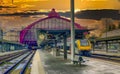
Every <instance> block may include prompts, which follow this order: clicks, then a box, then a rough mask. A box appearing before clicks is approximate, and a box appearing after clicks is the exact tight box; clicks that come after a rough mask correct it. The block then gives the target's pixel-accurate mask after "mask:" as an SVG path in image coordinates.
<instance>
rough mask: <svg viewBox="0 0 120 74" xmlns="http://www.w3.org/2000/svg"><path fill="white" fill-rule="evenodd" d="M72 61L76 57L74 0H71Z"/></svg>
mask: <svg viewBox="0 0 120 74" xmlns="http://www.w3.org/2000/svg"><path fill="white" fill-rule="evenodd" d="M70 5H71V61H72V63H73V60H74V57H75V30H74V0H71V4H70Z"/></svg>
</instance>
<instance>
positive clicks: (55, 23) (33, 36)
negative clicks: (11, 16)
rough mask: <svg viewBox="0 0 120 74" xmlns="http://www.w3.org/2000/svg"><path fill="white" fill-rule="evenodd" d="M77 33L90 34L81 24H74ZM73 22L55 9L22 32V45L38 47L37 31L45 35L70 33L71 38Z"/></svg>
mask: <svg viewBox="0 0 120 74" xmlns="http://www.w3.org/2000/svg"><path fill="white" fill-rule="evenodd" d="M74 27H75V30H76V32H77V33H80V32H81V31H82V33H83V32H86V31H87V32H88V30H87V29H86V28H84V27H82V26H80V24H77V23H75V24H74ZM70 30H71V20H69V19H67V18H64V17H61V16H60V15H59V14H58V13H57V12H56V11H55V9H52V10H51V12H50V13H49V14H48V16H47V17H45V18H43V19H40V20H38V21H35V22H33V23H32V24H30V25H28V26H27V27H26V28H24V29H23V30H22V31H21V32H20V43H23V44H28V45H37V40H38V33H37V31H44V32H45V33H49V34H50V33H52V34H56V35H61V34H63V33H68V34H69V36H70Z"/></svg>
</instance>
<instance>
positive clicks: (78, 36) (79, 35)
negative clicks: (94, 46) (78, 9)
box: [75, 33, 84, 39]
mask: <svg viewBox="0 0 120 74" xmlns="http://www.w3.org/2000/svg"><path fill="white" fill-rule="evenodd" d="M83 38H84V34H83V33H78V34H76V35H75V39H83Z"/></svg>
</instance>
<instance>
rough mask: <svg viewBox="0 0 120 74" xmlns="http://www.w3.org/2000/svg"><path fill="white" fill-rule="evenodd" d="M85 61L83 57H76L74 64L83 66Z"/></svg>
mask: <svg viewBox="0 0 120 74" xmlns="http://www.w3.org/2000/svg"><path fill="white" fill-rule="evenodd" d="M84 62H85V61H84V60H83V58H82V57H81V56H78V55H75V58H74V60H73V63H74V64H79V65H81V63H84Z"/></svg>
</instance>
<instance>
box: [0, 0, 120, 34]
mask: <svg viewBox="0 0 120 74" xmlns="http://www.w3.org/2000/svg"><path fill="white" fill-rule="evenodd" d="M52 8H55V9H56V11H57V12H59V11H60V12H66V11H70V0H13V2H12V0H0V14H11V13H24V12H48V11H50V10H51V9H52ZM100 9H115V10H120V0H75V11H82V10H100ZM33 17H37V18H33ZM44 17H46V15H35V16H29V17H21V16H0V28H2V29H3V30H4V31H7V30H10V29H13V28H20V29H21V28H22V26H23V27H26V26H28V25H29V24H31V23H33V22H35V21H36V20H38V19H41V18H44ZM75 22H76V23H79V24H80V25H82V26H87V27H90V28H93V27H96V26H98V27H101V21H99V20H92V19H80V18H75ZM116 22H117V23H118V21H116ZM6 26H9V27H6ZM101 28H102V27H101ZM96 33H98V32H96Z"/></svg>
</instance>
